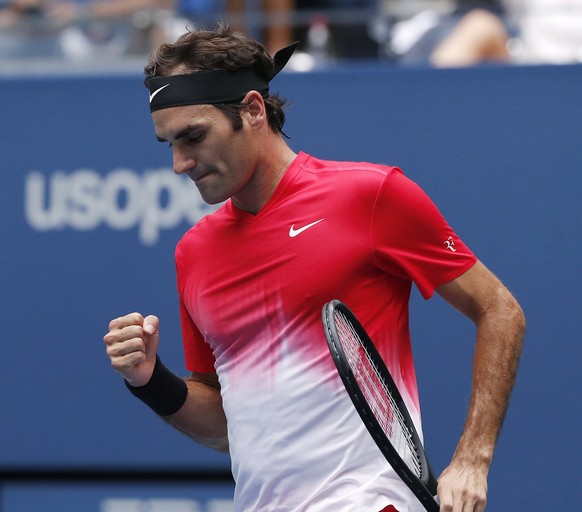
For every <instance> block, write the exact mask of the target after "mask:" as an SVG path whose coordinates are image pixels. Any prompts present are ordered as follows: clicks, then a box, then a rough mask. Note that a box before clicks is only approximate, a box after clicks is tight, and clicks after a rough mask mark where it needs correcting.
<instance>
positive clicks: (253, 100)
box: [241, 91, 267, 128]
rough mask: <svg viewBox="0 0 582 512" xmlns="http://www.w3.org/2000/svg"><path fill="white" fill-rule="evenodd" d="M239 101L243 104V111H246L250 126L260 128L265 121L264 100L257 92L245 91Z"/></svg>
mask: <svg viewBox="0 0 582 512" xmlns="http://www.w3.org/2000/svg"><path fill="white" fill-rule="evenodd" d="M241 103H243V104H244V105H245V108H244V109H243V111H244V110H246V111H248V114H249V123H250V124H251V126H253V127H256V128H260V127H262V126H263V125H264V124H265V123H266V122H267V110H266V107H265V101H264V99H263V97H262V96H261V94H260V93H259V92H257V91H249V92H247V94H246V95H245V97H244V98H243V100H242V101H241Z"/></svg>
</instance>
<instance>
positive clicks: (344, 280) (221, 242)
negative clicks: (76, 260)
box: [176, 153, 476, 512]
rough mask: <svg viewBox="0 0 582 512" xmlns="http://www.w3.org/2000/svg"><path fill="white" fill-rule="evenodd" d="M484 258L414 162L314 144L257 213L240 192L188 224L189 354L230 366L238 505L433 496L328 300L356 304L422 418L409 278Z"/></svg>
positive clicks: (338, 506)
mask: <svg viewBox="0 0 582 512" xmlns="http://www.w3.org/2000/svg"><path fill="white" fill-rule="evenodd" d="M475 262H476V258H475V256H474V255H473V254H472V253H471V251H470V250H469V249H468V248H467V247H466V246H465V244H463V242H462V241H461V240H460V239H459V238H458V237H457V236H456V234H455V233H454V232H453V230H452V229H451V228H450V227H449V225H448V224H447V222H446V221H445V219H444V218H443V217H442V215H441V214H440V213H439V212H438V210H437V208H436V207H435V206H434V204H433V203H432V202H431V201H430V199H429V198H428V197H427V196H426V194H424V192H422V190H421V189H420V188H419V187H418V186H417V185H416V184H414V183H413V182H412V181H410V180H409V179H408V178H406V177H405V176H404V175H403V174H402V172H401V171H400V169H398V168H395V167H387V166H382V165H373V164H368V163H354V162H330V161H323V160H318V159H316V158H313V157H311V156H309V155H307V154H305V153H300V154H299V155H298V156H297V158H296V159H295V160H294V162H293V163H292V165H291V166H290V168H289V169H288V170H287V172H286V173H285V175H284V177H283V179H282V181H281V183H280V184H279V186H278V187H277V189H276V191H275V192H274V194H273V196H272V197H271V198H270V200H269V201H268V203H267V204H266V205H265V206H264V208H263V209H262V210H261V211H260V212H259V213H258V214H257V215H251V214H249V213H247V212H244V211H241V210H239V209H237V208H236V207H235V206H234V205H233V204H232V203H231V202H230V201H229V202H227V203H226V204H225V205H224V206H222V207H221V208H220V209H219V210H218V211H217V212H216V213H215V214H212V215H209V216H208V217H205V218H204V219H202V220H201V221H200V222H199V223H198V224H197V225H196V226H194V227H193V228H192V229H190V230H189V231H188V232H187V233H186V234H185V235H184V237H183V238H182V240H181V241H180V243H179V244H178V246H177V248H176V267H177V278H178V288H179V296H180V305H181V321H182V331H183V341H184V350H185V358H186V365H187V367H188V369H189V370H190V371H194V372H214V371H215V372H216V374H217V375H218V378H219V381H220V385H221V393H222V398H223V406H224V409H225V412H226V415H227V418H228V435H229V445H230V454H231V458H232V471H233V476H234V478H235V481H236V490H235V510H236V511H237V512H238V511H253V512H260V511H275V510H276V511H278V512H283V511H289V512H291V511H294V512H299V511H309V512H329V511H331V510H333V511H334V512H341V511H345V512H357V511H366V512H368V511H377V510H381V509H382V508H384V507H385V506H387V505H388V504H393V505H394V506H396V508H397V509H398V510H399V511H400V512H406V511H417V510H418V511H422V510H424V509H423V508H422V507H421V506H420V504H419V503H418V501H417V500H416V498H415V497H414V496H413V495H412V493H411V492H410V491H409V490H408V488H407V487H406V485H405V484H403V483H402V482H401V481H400V479H399V478H398V477H397V475H396V474H395V473H394V472H393V471H392V470H391V468H390V467H389V465H388V464H387V462H386V461H385V459H384V458H383V456H382V455H381V454H380V452H379V450H378V448H377V446H376V444H375V443H374V441H373V440H372V438H371V437H370V436H369V434H368V433H367V431H366V429H365V427H364V426H363V424H362V423H361V421H360V418H359V416H358V415H357V413H356V411H355V409H354V407H353V405H352V403H351V401H350V399H349V397H348V396H347V394H346V392H345V391H344V389H343V386H342V384H341V381H340V379H339V377H338V375H337V372H336V370H335V366H334V363H333V361H332V359H331V357H330V355H329V350H328V348H327V343H326V341H325V336H324V332H323V328H322V325H321V308H322V306H323V305H324V303H326V302H328V301H330V300H332V299H339V300H341V301H342V302H344V303H346V304H347V306H348V307H349V308H350V309H352V311H353V312H354V314H355V315H356V316H357V317H358V318H359V320H360V321H361V323H362V324H363V326H364V327H365V329H366V330H367V331H368V334H369V335H370V337H371V338H372V339H373V340H374V342H375V344H376V345H377V347H378V349H379V352H380V354H381V355H382V357H383V358H384V360H385V361H386V364H387V366H388V368H389V369H390V371H391V373H392V375H393V376H394V379H395V381H396V384H397V386H398V387H399V389H400V392H401V394H402V395H403V398H404V399H405V400H406V402H407V403H408V406H409V409H410V411H411V416H412V418H413V421H414V422H415V424H416V426H417V428H418V430H419V432H420V433H422V430H421V419H420V407H419V397H418V389H417V384H416V377H415V372H414V364H413V360H412V352H411V346H410V334H409V328H408V301H409V296H410V290H411V285H412V283H413V282H414V283H415V285H416V286H417V287H418V289H419V290H420V292H421V293H422V295H423V296H424V297H425V298H429V297H430V296H431V295H432V294H433V292H434V289H435V288H436V287H437V286H439V285H441V284H444V283H446V282H449V281H451V280H453V279H454V278H456V277H458V276H459V275H461V274H462V273H464V272H465V271H466V270H468V269H469V268H470V267H471V266H472V265H473V264H474V263H475ZM421 435H422V434H421Z"/></svg>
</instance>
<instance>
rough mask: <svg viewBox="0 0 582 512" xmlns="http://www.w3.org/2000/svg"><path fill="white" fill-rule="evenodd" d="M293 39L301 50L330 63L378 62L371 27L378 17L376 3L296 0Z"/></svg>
mask: <svg viewBox="0 0 582 512" xmlns="http://www.w3.org/2000/svg"><path fill="white" fill-rule="evenodd" d="M295 6H296V10H297V14H298V19H299V20H303V23H300V24H298V26H297V27H296V30H295V34H296V35H295V37H296V39H298V40H299V41H300V42H301V45H300V48H301V49H303V50H305V51H307V52H309V53H315V54H319V55H317V59H318V60H322V59H323V55H322V54H323V52H326V53H327V56H328V57H329V58H330V59H354V58H377V57H378V55H379V45H378V42H377V41H376V40H375V38H374V37H373V34H372V31H371V24H372V21H373V19H374V17H375V16H376V15H377V13H378V9H379V7H378V1H377V0H296V2H295Z"/></svg>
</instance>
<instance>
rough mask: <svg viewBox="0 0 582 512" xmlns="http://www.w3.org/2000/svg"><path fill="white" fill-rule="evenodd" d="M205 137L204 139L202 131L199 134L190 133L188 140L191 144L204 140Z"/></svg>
mask: <svg viewBox="0 0 582 512" xmlns="http://www.w3.org/2000/svg"><path fill="white" fill-rule="evenodd" d="M203 139H204V134H203V133H200V134H198V135H190V136H189V137H188V142H189V143H190V144H197V143H198V142H202V140H203Z"/></svg>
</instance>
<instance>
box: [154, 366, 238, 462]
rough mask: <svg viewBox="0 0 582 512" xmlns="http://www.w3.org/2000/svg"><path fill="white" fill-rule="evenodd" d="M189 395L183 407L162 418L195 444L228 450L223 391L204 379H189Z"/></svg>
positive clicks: (187, 381)
mask: <svg viewBox="0 0 582 512" xmlns="http://www.w3.org/2000/svg"><path fill="white" fill-rule="evenodd" d="M186 384H187V386H188V396H187V398H186V401H185V402H184V405H183V406H182V408H181V409H180V410H179V411H178V412H176V413H175V414H172V415H170V416H162V418H163V419H164V420H165V421H167V422H168V423H169V424H170V425H172V426H173V427H174V428H176V429H177V430H179V431H180V432H182V433H184V434H186V435H187V436H188V437H190V438H192V439H194V440H195V441H197V442H199V443H202V444H204V445H205V446H208V447H209V448H214V449H215V450H219V451H224V452H226V451H228V437H227V424H226V416H225V415H224V410H223V408H222V399H221V397H220V390H219V389H218V388H216V387H215V386H214V385H213V384H212V383H209V382H202V379H200V378H199V377H197V378H194V377H193V378H189V379H186Z"/></svg>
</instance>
